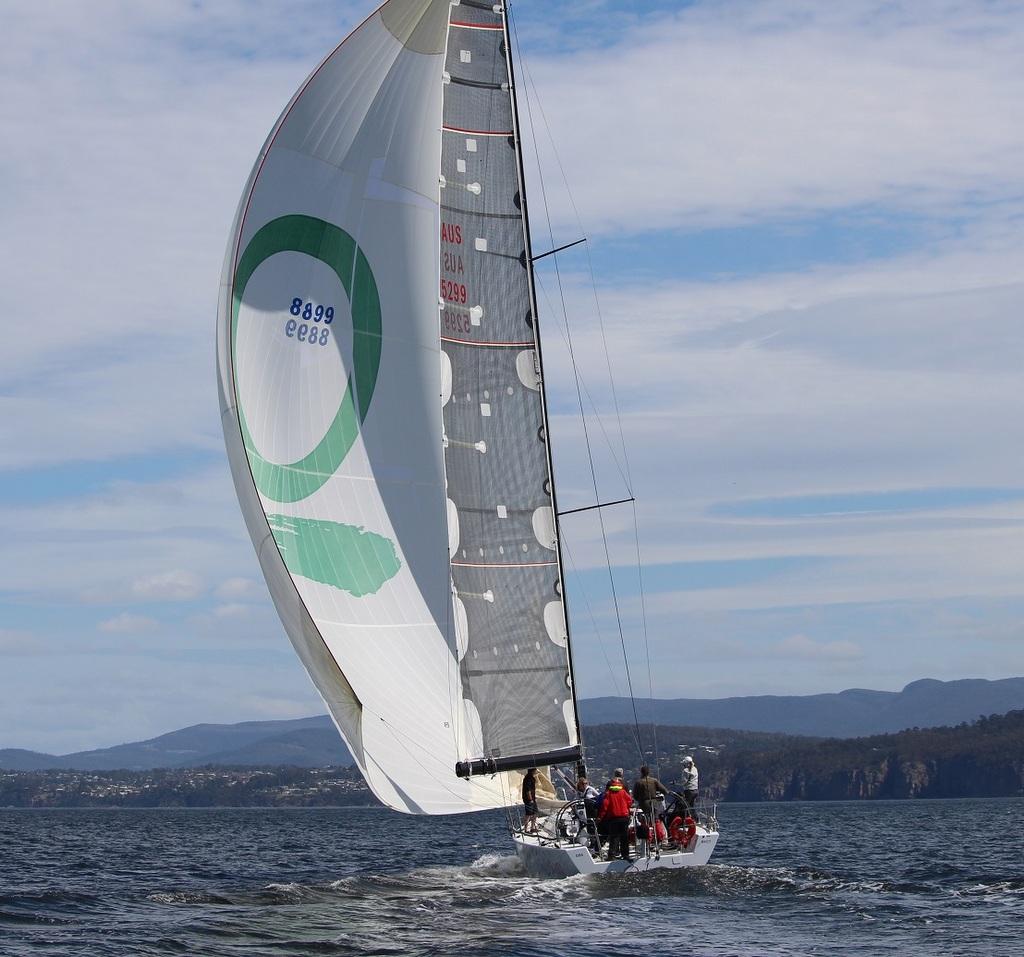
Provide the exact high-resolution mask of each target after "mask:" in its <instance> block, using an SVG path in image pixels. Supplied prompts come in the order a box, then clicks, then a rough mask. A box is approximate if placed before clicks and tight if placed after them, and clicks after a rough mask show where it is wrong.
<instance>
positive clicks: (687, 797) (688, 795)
mask: <svg viewBox="0 0 1024 957" xmlns="http://www.w3.org/2000/svg"><path fill="white" fill-rule="evenodd" d="M682 779H683V780H682V786H683V801H684V803H685V804H686V810H687V812H688V813H689V814H690V816H691V817H692V818H693V819H694V820H695V821H697V820H699V818H698V817H697V811H696V809H695V808H694V805H695V804H696V803H697V765H696V764H694V763H693V758H691V757H690V755H687V756H686V757H685V758H683V774H682Z"/></svg>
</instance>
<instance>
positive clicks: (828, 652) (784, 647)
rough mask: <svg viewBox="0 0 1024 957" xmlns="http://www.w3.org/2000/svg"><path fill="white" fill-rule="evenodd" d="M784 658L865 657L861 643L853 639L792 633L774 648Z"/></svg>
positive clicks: (848, 658)
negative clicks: (827, 639)
mask: <svg viewBox="0 0 1024 957" xmlns="http://www.w3.org/2000/svg"><path fill="white" fill-rule="evenodd" d="M772 651H773V653H774V654H776V655H778V656H780V657H782V658H796V659H811V660H823V659H824V660H828V661H851V660H854V659H856V658H862V657H864V652H863V650H862V649H861V648H860V646H859V645H856V644H854V643H853V642H852V641H815V640H814V639H813V638H808V637H807V636H806V635H790V637H788V638H784V639H783V640H782V641H780V642H777V643H776V644H775V645H774V647H773V648H772Z"/></svg>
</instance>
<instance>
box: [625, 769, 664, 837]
mask: <svg viewBox="0 0 1024 957" xmlns="http://www.w3.org/2000/svg"><path fill="white" fill-rule="evenodd" d="M659 794H668V788H666V787H665V785H664V784H662V783H661V781H659V780H658V779H657V778H653V777H651V769H650V768H649V767H647V765H646V764H645V765H643V766H642V767H641V768H640V777H639V778H637V780H636V783H635V784H634V785H633V800H634V801H636V803H637V804H639V805H640V810H642V811H643V812H644V814H645V815H647V821H648V823H652V822H653V821H654V817H655V815H654V802H655V801H657V800H658V795H659Z"/></svg>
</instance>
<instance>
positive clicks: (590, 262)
mask: <svg viewBox="0 0 1024 957" xmlns="http://www.w3.org/2000/svg"><path fill="white" fill-rule="evenodd" d="M520 61H521V62H522V66H523V75H524V77H525V78H526V80H527V82H528V83H529V84H530V85H531V86H532V87H533V91H534V97H533V99H534V100H535V101H536V103H537V109H538V111H539V112H540V117H541V120H542V121H543V123H544V130H545V132H546V133H547V138H548V142H549V143H550V144H551V150H552V152H553V153H554V156H555V161H556V162H557V163H558V169H559V172H560V173H561V175H562V182H563V183H564V184H565V192H566V195H567V196H568V197H569V203H570V205H571V206H572V211H573V215H574V216H575V217H576V224H577V226H578V227H579V231H580V233H581V234H582V235H584V236H585V235H586V232H587V231H586V229H585V228H584V226H583V219H582V217H581V216H580V212H579V208H578V207H577V205H576V198H575V197H574V196H573V192H572V187H571V185H570V184H569V177H568V176H567V175H566V172H565V165H564V164H563V163H562V156H561V154H560V153H559V151H558V146H557V144H556V143H555V137H554V135H553V133H552V131H551V124H550V123H549V122H548V117H547V113H546V112H545V110H544V104H543V102H542V101H541V98H540V96H539V95H538V94H537V84H536V83H535V82H534V79H533V76H532V74H531V73H530V70H529V67H528V66H527V64H526V62H525V60H524V59H523V57H522V54H520ZM542 188H543V187H542ZM584 245H585V249H584V251H585V252H586V255H587V268H588V270H589V272H590V287H591V289H592V290H593V294H594V307H595V309H596V311H597V321H598V327H599V328H600V330H601V343H602V345H603V348H604V358H605V366H606V368H607V369H608V383H609V385H610V387H611V393H612V405H613V407H614V409H615V420H616V424H617V425H618V429H619V442H620V444H621V447H622V459H623V464H624V466H625V475H623V480H624V481H625V483H626V488H627V489H628V491H629V494H630V497H631V498H633V500H634V502H633V534H634V538H635V541H636V569H637V579H638V583H639V588H640V615H641V623H642V627H643V636H644V653H645V656H646V658H647V682H648V695H649V698H650V700H651V701H653V700H654V681H653V677H652V670H651V648H650V642H649V637H648V628H647V601H646V595H645V593H644V579H643V564H642V561H641V556H640V525H639V522H638V520H637V514H636V502H635V493H634V491H633V476H632V470H631V469H630V465H629V452H628V450H627V447H626V433H625V430H624V429H623V427H622V411H621V408H620V406H619V396H618V390H617V389H616V387H615V376H614V374H613V372H612V365H611V354H610V352H609V350H608V338H607V334H606V331H605V324H604V313H603V312H602V310H601V299H600V297H599V296H598V294H597V279H596V276H595V274H594V259H593V256H592V255H591V253H590V244H589V243H585V244H584ZM545 296H546V293H545ZM566 325H568V318H566ZM587 396H588V398H590V393H589V390H587ZM590 401H591V404H592V405H593V404H594V403H593V399H592V398H591V399H590ZM594 411H595V414H596V413H597V409H596V406H595V409H594ZM598 423H599V424H600V425H601V431H602V433H604V437H605V441H606V442H607V444H608V447H609V449H611V448H612V443H611V439H610V438H609V437H608V434H607V432H605V429H604V422H603V419H602V418H601V416H600V415H598ZM612 457H613V458H614V459H615V463H616V465H617V466H618V464H619V463H618V457H617V456H615V455H614V452H613V456H612ZM619 472H620V474H622V467H621V466H620V467H619ZM651 736H652V746H653V748H654V763H655V766H656V767H657V766H658V733H657V721H656V716H655V714H654V708H653V704H652V706H651ZM658 771H659V773H660V768H659V769H658Z"/></svg>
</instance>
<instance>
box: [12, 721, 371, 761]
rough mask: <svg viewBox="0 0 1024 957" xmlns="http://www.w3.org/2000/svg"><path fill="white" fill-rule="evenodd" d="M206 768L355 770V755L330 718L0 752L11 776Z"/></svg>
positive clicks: (201, 728)
mask: <svg viewBox="0 0 1024 957" xmlns="http://www.w3.org/2000/svg"><path fill="white" fill-rule="evenodd" d="M206 764H217V765H221V766H225V767H268V766H273V765H293V766H295V767H302V768H314V767H328V766H332V765H334V766H347V765H350V764H352V755H351V754H350V753H349V751H348V748H346V747H345V745H344V743H343V742H342V740H341V738H340V737H339V735H338V732H337V730H335V727H334V725H333V724H332V722H331V719H330V718H328V717H327V715H317V716H316V717H312V718H299V719H297V720H294V721H244V722H242V723H241V724H195V725H192V727H190V728H183V729H182V730H180V731H171V732H170V733H169V734H162V735H160V736H159V737H158V738H150V739H149V740H148V741H137V742H134V743H132V744H119V745H117V746H116V747H113V748H101V749H99V750H97V751H79V752H76V753H75V754H65V755H53V754H40V753H38V752H36V751H23V750H21V749H17V748H11V749H8V750H0V768H6V769H7V770H10V771H38V770H43V769H51V768H52V769H62V768H64V769H74V770H81V771H115V770H120V769H125V770H134V771H147V770H150V769H152V768H195V767H201V766H202V765H206Z"/></svg>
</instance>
